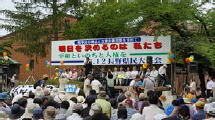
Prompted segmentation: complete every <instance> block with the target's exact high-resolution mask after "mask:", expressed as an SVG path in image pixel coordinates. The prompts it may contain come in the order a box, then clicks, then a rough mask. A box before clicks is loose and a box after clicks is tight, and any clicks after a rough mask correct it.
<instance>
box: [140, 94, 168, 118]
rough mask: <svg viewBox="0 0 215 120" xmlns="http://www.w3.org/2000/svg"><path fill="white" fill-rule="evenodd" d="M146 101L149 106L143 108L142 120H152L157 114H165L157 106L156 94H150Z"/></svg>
mask: <svg viewBox="0 0 215 120" xmlns="http://www.w3.org/2000/svg"><path fill="white" fill-rule="evenodd" d="M148 99H149V103H150V106H148V107H144V108H143V111H142V116H143V120H154V117H155V116H156V115H157V114H165V113H164V111H163V110H161V109H160V108H159V107H158V106H157V104H158V96H157V95H156V94H152V95H151V96H150V97H149V98H148Z"/></svg>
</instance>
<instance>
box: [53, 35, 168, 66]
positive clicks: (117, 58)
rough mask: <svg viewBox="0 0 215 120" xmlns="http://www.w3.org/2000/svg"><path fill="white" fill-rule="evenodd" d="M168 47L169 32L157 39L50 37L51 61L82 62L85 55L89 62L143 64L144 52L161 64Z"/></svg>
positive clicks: (59, 63)
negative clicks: (58, 39)
mask: <svg viewBox="0 0 215 120" xmlns="http://www.w3.org/2000/svg"><path fill="white" fill-rule="evenodd" d="M169 51H171V40H170V36H160V37H158V39H157V41H154V36H138V37H118V38H93V39H83V40H65V41H52V65H61V61H63V62H64V65H84V61H85V58H86V57H89V58H90V59H91V61H92V63H93V65H129V64H143V63H145V62H146V57H147V56H152V57H153V64H164V63H167V56H168V52H169Z"/></svg>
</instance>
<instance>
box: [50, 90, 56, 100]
mask: <svg viewBox="0 0 215 120" xmlns="http://www.w3.org/2000/svg"><path fill="white" fill-rule="evenodd" d="M57 94H58V89H57V88H53V89H52V91H51V93H50V96H52V97H53V98H54V97H55V96H56V95H57Z"/></svg>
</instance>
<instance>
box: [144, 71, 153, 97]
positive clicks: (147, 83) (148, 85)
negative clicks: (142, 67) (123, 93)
mask: <svg viewBox="0 0 215 120" xmlns="http://www.w3.org/2000/svg"><path fill="white" fill-rule="evenodd" d="M154 87H155V79H154V78H153V77H151V76H150V72H146V74H145V78H144V80H143V89H144V97H147V92H148V91H149V90H152V91H154Z"/></svg>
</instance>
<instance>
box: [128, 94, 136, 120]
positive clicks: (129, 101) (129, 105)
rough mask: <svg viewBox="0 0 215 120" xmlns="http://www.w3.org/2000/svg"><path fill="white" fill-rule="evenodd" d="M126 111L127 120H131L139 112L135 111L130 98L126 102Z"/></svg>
mask: <svg viewBox="0 0 215 120" xmlns="http://www.w3.org/2000/svg"><path fill="white" fill-rule="evenodd" d="M125 104H126V110H127V119H128V120H129V119H130V118H131V116H132V115H133V114H135V113H137V110H135V109H133V108H134V107H133V101H132V100H131V99H130V98H127V99H126V100H125Z"/></svg>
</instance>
